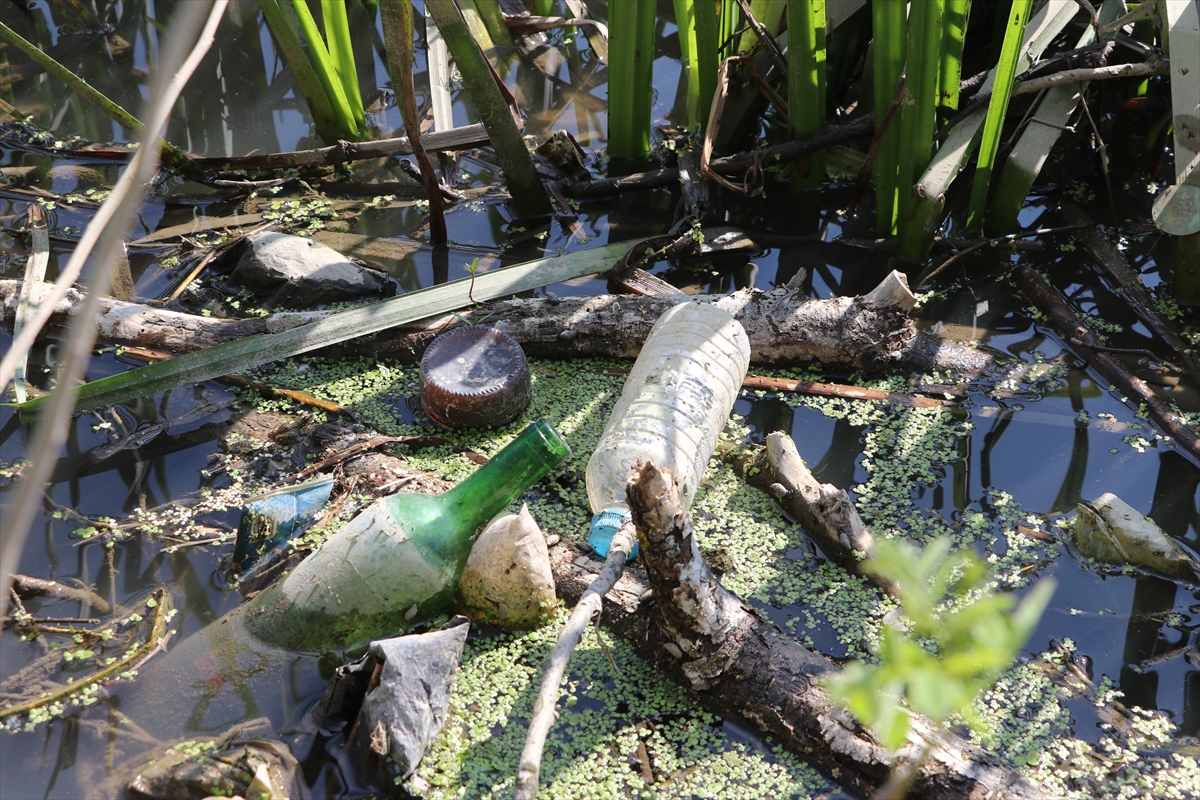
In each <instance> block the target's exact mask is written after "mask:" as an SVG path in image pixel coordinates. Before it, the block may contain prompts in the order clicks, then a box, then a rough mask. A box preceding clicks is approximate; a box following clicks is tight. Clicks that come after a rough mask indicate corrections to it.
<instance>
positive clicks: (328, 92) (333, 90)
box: [292, 0, 363, 140]
mask: <svg viewBox="0 0 1200 800" xmlns="http://www.w3.org/2000/svg"><path fill="white" fill-rule="evenodd" d="M292 7H293V8H294V9H295V10H296V18H297V19H298V21H299V24H300V32H301V33H302V34H303V36H304V40H305V42H307V43H308V52H309V56H310V58H311V60H312V66H313V70H314V71H315V72H316V73H317V79H318V80H320V82H321V88H322V89H323V90H324V92H325V96H326V97H327V98H329V105H330V106H331V108H332V109H333V115H334V119H336V120H337V124H338V130H339V132H340V133H341V135H342V136H343V137H344V138H346V139H354V140H361V139H362V138H363V136H362V133H363V132H362V131H360V129H359V127H358V122H357V115H356V114H355V112H354V111H353V110H352V109H351V103H354V102H356V103H357V105H359V106H361V105H362V97H361V96H360V95H357V94H356V95H354V96H353V97H350V96H347V94H346V91H345V88H344V85H343V83H342V80H341V77H340V76H339V75H338V72H337V67H336V66H335V65H334V62H333V57H332V56H330V54H329V50H328V48H326V46H325V40H324V39H322V38H321V32H320V30H318V28H317V21H316V20H315V19H313V15H312V12H311V11H309V9H308V3H307V2H306V0H292ZM356 84H357V81H356ZM360 113H361V112H360Z"/></svg>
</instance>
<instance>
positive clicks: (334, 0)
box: [321, 0, 367, 137]
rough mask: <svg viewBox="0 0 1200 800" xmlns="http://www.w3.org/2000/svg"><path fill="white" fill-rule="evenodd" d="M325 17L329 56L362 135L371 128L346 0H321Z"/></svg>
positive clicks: (356, 125) (355, 123)
mask: <svg viewBox="0 0 1200 800" xmlns="http://www.w3.org/2000/svg"><path fill="white" fill-rule="evenodd" d="M321 12H322V15H323V16H324V17H325V39H326V40H327V41H328V42H329V58H330V60H331V61H332V62H333V68H334V71H335V72H336V73H337V76H338V82H339V83H340V84H341V85H342V94H344V95H345V96H346V103H347V104H348V105H349V106H350V113H351V114H352V115H353V117H354V125H355V127H356V129H357V130H358V132H359V136H360V137H362V136H363V135H364V134H365V133H366V130H367V120H366V117H365V115H364V112H363V103H362V92H360V91H359V89H358V70H357V69H356V68H355V65H354V46H353V45H352V44H350V20H349V18H348V17H347V16H346V0H321Z"/></svg>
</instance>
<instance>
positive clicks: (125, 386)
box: [18, 241, 637, 419]
mask: <svg viewBox="0 0 1200 800" xmlns="http://www.w3.org/2000/svg"><path fill="white" fill-rule="evenodd" d="M636 243H637V242H636V241H630V242H618V243H616V244H607V245H603V246H601V247H593V248H590V249H588V250H580V251H579V252H576V253H568V254H567V255H565V256H551V257H548V258H539V259H537V260H535V261H527V262H525V263H524V264H516V265H514V266H511V267H506V268H505V269H499V270H495V271H493V272H485V273H483V274H481V275H474V276H472V277H471V278H463V279H461V280H457V281H451V282H450V283H443V284H441V285H439V286H431V287H429V288H428V289H421V290H419V291H416V292H411V293H409V294H405V295H401V296H399V297H393V298H391V299H389V300H383V301H381V302H378V303H372V304H371V305H368V306H362V307H360V308H352V309H349V310H347V311H343V312H341V313H339V314H334V315H333V316H330V317H326V318H325V319H322V320H318V321H317V322H312V323H309V324H308V325H301V326H300V327H298V328H292V329H291V330H288V331H283V332H281V333H262V334H258V335H256V336H248V337H246V338H245V339H239V340H238V341H234V342H227V343H226V344H220V345H217V346H216V347H209V348H207V349H205V350H198V351H196V352H194V353H188V354H187V355H182V356H179V357H178V358H172V359H169V360H167V361H159V362H158V363H156V364H150V365H149V366H145V367H141V368H139V369H135V370H131V371H129V372H124V373H121V374H120V375H112V376H110V377H107V378H101V379H100V380H98V381H92V382H91V383H85V384H84V385H83V386H82V387H80V389H79V399H78V400H77V401H76V406H75V407H76V408H77V409H83V408H96V407H98V406H107V405H112V404H113V403H122V402H125V401H127V400H131V399H134V398H137V397H145V396H146V395H148V394H152V393H154V392H161V391H165V390H167V389H174V388H177V387H179V386H186V385H189V384H192V383H197V382H199V381H206V380H211V379H213V378H217V377H220V376H221V375H228V374H230V373H234V372H238V371H240V370H245V369H250V368H251V367H257V366H259V365H260V364H266V363H268V362H271V361H276V360H278V359H281V358H288V357H289V356H294V355H299V354H300V353H307V352H309V351H310V350H316V349H318V348H321V347H325V346H327V345H331V344H337V343H338V342H344V341H346V340H347V339H353V338H355V337H358V336H367V335H369V334H372V333H378V332H379V331H382V330H386V329H388V328H393V327H395V326H397V325H404V324H406V323H409V322H416V321H417V320H420V319H426V318H427V317H433V316H436V315H438V314H448V313H450V312H451V311H455V310H457V309H460V308H465V307H466V306H468V305H470V304H471V301H470V300H469V299H468V296H467V292H468V289H469V288H470V285H471V281H472V280H473V281H474V288H473V289H471V292H472V294H474V295H478V297H476V298H475V300H477V301H478V300H494V299H496V298H497V297H506V296H508V295H510V294H516V293H517V292H525V291H529V290H531V289H537V288H539V287H542V286H546V285H548V284H551V283H558V282H559V281H566V280H571V279H572V278H578V277H582V276H584V275H592V274H594V273H598V272H605V271H607V270H609V269H611V268H612V266H613V265H614V264H615V263H616V261H617V259H618V258H620V257H621V256H623V255H624V254H625V253H626V252H628V250H629V248H630V247H632V246H633V245H634V244H636ZM47 399H48V398H38V399H37V400H30V401H29V402H27V403H22V404H20V405H19V406H18V409H19V410H20V413H21V418H22V419H31V418H36V417H37V415H38V414H39V413H40V412H41V410H42V409H43V407H44V406H45V405H46V403H45V401H46V400H47Z"/></svg>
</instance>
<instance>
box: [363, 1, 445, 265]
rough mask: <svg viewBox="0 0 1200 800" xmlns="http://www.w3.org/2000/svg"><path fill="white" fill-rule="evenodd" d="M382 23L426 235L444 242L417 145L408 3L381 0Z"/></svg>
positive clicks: (436, 200)
mask: <svg viewBox="0 0 1200 800" xmlns="http://www.w3.org/2000/svg"><path fill="white" fill-rule="evenodd" d="M379 17H380V21H381V22H382V23H383V39H384V42H385V43H386V45H387V51H388V53H390V54H391V55H392V57H391V59H389V61H390V63H389V67H390V68H391V69H390V71H391V73H392V85H393V86H394V87H396V90H397V93H398V98H397V102H398V103H399V104H400V115H401V116H402V117H403V118H404V130H405V131H406V132H407V133H408V139H409V141H410V142H411V143H412V148H413V154H414V155H415V156H416V157H417V166H418V167H419V168H420V170H421V179H422V181H423V182H424V184H425V192H426V193H427V194H428V195H429V239H430V241H431V242H432V243H433V244H445V243H446V217H445V214H444V213H443V211H442V193H441V192H440V191H438V179H437V174H436V173H434V171H433V164H431V163H430V162H429V156H428V155H427V154H426V153H425V148H424V147H422V146H421V118H420V117H419V116H418V115H417V101H416V99H415V98H414V97H413V77H412V74H413V65H414V63H415V62H416V57H415V56H414V54H413V10H412V3H408V2H400V3H384V4H383V6H382V7H381V8H380V9H379Z"/></svg>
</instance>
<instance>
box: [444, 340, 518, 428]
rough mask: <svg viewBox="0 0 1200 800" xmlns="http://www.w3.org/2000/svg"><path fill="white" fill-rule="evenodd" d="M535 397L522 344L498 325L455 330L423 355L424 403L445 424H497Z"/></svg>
mask: <svg viewBox="0 0 1200 800" xmlns="http://www.w3.org/2000/svg"><path fill="white" fill-rule="evenodd" d="M532 397H533V387H532V385H531V384H530V380H529V364H528V362H526V360H525V352H524V351H523V350H521V345H519V344H517V342H516V341H515V340H514V339H513V338H512V337H511V336H508V335H507V334H504V333H501V332H500V331H498V330H495V329H494V328H487V327H482V326H474V327H470V328H457V329H455V330H452V331H449V332H448V333H443V334H442V335H441V336H439V337H438V338H436V339H434V340H433V344H431V345H429V347H428V349H426V350H425V355H424V356H422V358H421V406H422V407H423V408H424V409H425V413H426V414H428V415H429V418H430V419H432V420H433V421H434V422H436V423H437V424H438V425H441V426H442V427H443V428H496V427H499V426H501V425H506V424H508V423H509V422H512V421H513V420H514V419H516V418H517V417H519V416H520V415H521V412H523V411H524V410H525V408H526V407H527V406H528V405H529V401H530V399H531V398H532Z"/></svg>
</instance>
